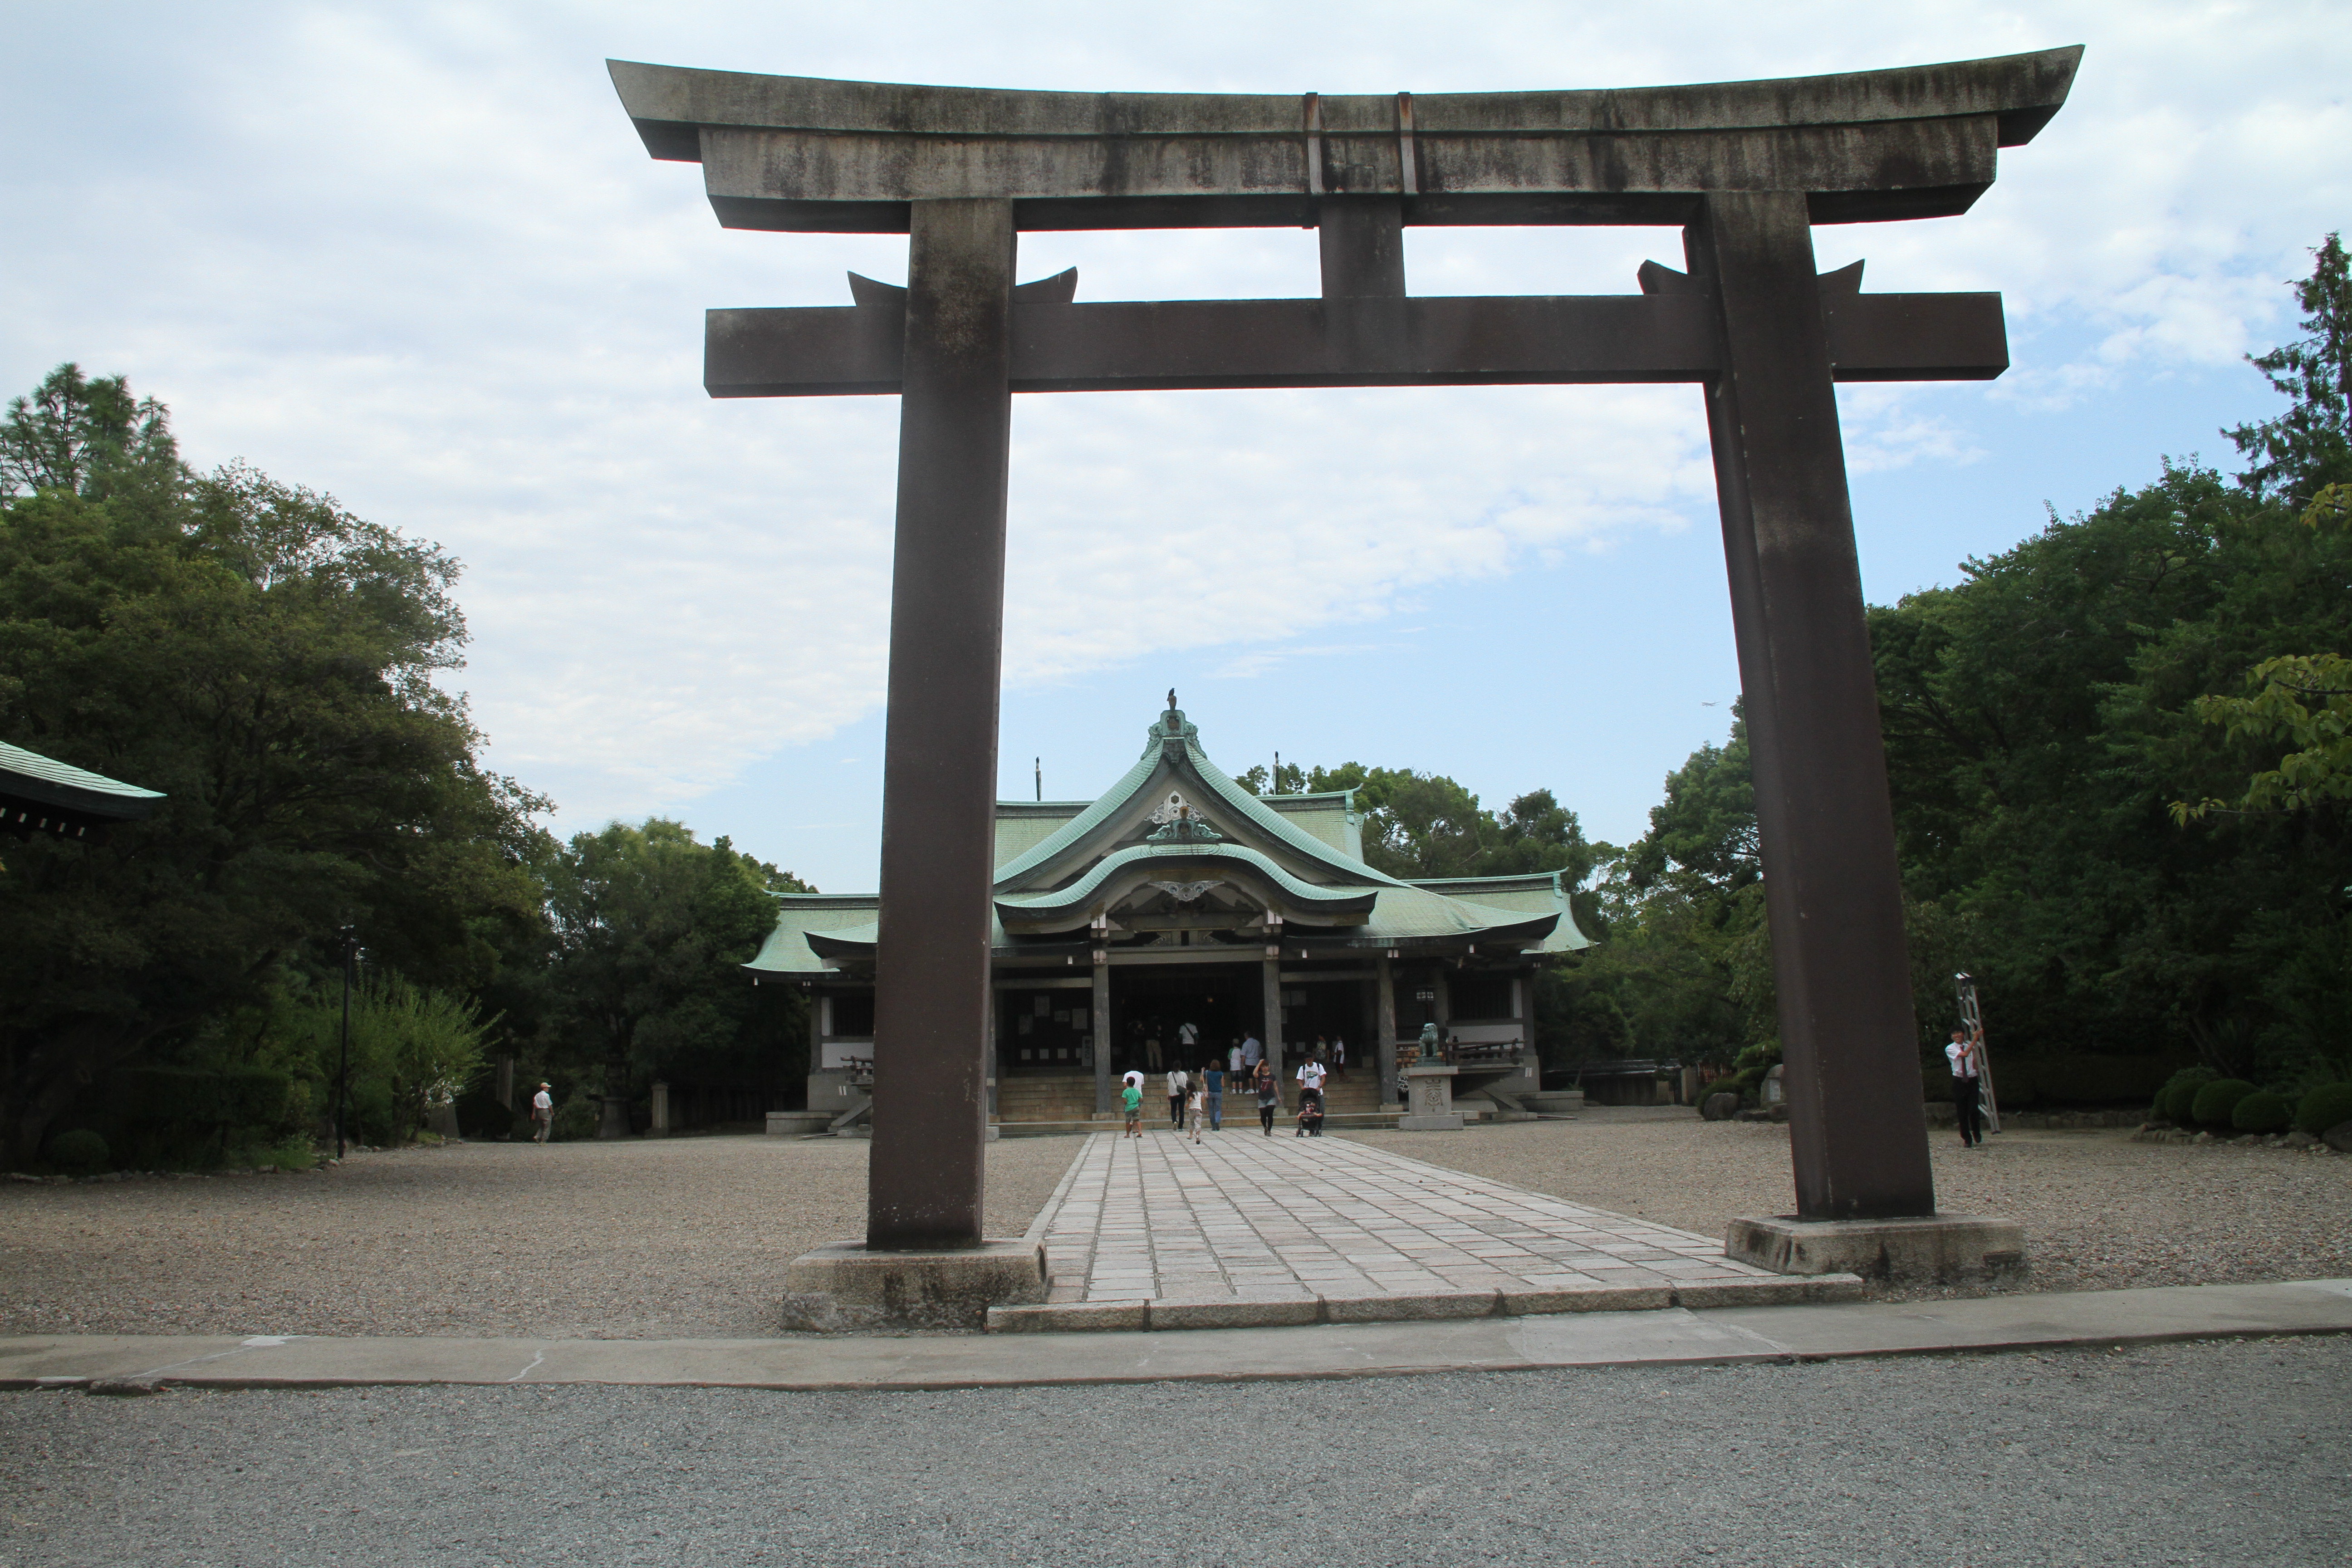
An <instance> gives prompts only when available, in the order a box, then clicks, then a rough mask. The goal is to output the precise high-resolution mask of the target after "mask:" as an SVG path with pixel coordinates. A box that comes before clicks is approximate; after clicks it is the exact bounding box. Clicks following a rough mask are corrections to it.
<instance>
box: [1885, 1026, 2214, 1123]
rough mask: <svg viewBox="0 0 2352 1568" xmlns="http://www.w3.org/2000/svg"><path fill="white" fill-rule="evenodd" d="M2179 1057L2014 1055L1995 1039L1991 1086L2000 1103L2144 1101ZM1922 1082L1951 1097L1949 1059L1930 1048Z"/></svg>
mask: <svg viewBox="0 0 2352 1568" xmlns="http://www.w3.org/2000/svg"><path fill="white" fill-rule="evenodd" d="M2179 1065H2180V1064H2179V1058H2171V1057H2114V1056H2093V1055H2089V1054H2087V1053H2074V1052H2069V1053H2066V1054H2063V1055H2059V1056H2047V1057H2013V1056H2010V1055H2008V1054H2006V1053H2004V1052H2003V1051H2002V1050H2001V1049H2000V1044H1999V1042H1997V1041H1996V1042H1995V1043H1994V1045H1993V1050H1992V1076H1993V1087H1994V1088H1995V1089H1998V1090H1999V1091H2000V1103H2001V1105H2002V1107H2003V1108H2004V1109H2006V1108H2009V1107H2018V1108H2022V1107H2025V1106H2029V1105H2132V1104H2138V1103H2143V1102H2145V1101H2147V1100H2149V1099H2150V1098H2151V1097H2153V1096H2154V1095H2155V1094H2156V1092H2157V1091H2158V1089H2161V1088H2163V1086H2164V1085H2165V1084H2166V1083H2168V1082H2169V1081H2170V1080H2171V1079H2172V1077H2173V1075H2174V1069H2175V1068H2178V1067H2179ZM1919 1073H1920V1079H1921V1086H1922V1087H1923V1088H1924V1089H1926V1091H1927V1098H1928V1099H1929V1100H1950V1099H1951V1098H1952V1069H1951V1064H1950V1063H1949V1062H1948V1061H1947V1060H1945V1059H1944V1058H1943V1057H1942V1056H1941V1055H1940V1054H1930V1055H1929V1056H1928V1057H1927V1059H1926V1060H1925V1061H1923V1062H1922V1063H1921V1064H1920V1069H1919Z"/></svg>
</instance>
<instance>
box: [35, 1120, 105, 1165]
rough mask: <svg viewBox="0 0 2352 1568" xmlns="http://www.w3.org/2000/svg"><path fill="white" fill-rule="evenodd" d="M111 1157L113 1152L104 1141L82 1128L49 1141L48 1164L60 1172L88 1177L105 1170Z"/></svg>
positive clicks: (61, 1133)
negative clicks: (90, 1174)
mask: <svg viewBox="0 0 2352 1568" xmlns="http://www.w3.org/2000/svg"><path fill="white" fill-rule="evenodd" d="M113 1157H114V1152H113V1151H112V1150H110V1149H109V1148H108V1147H107V1146H106V1140H105V1139H103V1138H100V1136H99V1135H98V1134H97V1133H95V1132H92V1131H88V1130H87V1129H84V1128H79V1127H77V1128H75V1129H74V1130H73V1131H70V1132H60V1133H58V1135H57V1136H56V1137H54V1138H52V1139H50V1140H49V1163H50V1164H52V1165H55V1166H56V1167H57V1168H58V1170H60V1171H70V1172H73V1173H76V1174H79V1175H88V1174H89V1173H92V1172H94V1171H103V1170H105V1169H106V1167H107V1165H108V1163H110V1161H111V1160H112V1159H113Z"/></svg>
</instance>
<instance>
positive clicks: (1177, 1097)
mask: <svg viewBox="0 0 2352 1568" xmlns="http://www.w3.org/2000/svg"><path fill="white" fill-rule="evenodd" d="M1190 1088H1192V1074H1190V1073H1188V1072H1186V1071H1185V1070H1184V1069H1183V1068H1171V1069H1170V1071H1169V1074H1168V1125H1170V1126H1171V1127H1173V1128H1174V1129H1176V1131H1179V1132H1181V1131H1184V1094H1185V1091H1186V1090H1187V1089H1190Z"/></svg>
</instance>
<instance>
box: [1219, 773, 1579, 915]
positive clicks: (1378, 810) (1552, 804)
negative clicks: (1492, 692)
mask: <svg viewBox="0 0 2352 1568" xmlns="http://www.w3.org/2000/svg"><path fill="white" fill-rule="evenodd" d="M1292 772H1293V770H1292V768H1291V766H1290V765H1289V764H1288V763H1285V764H1284V767H1283V774H1284V777H1285V779H1286V780H1287V779H1289V778H1290V776H1291V773H1292ZM1265 780H1266V770H1265V769H1264V768H1253V769H1251V770H1250V771H1249V772H1248V773H1244V774H1242V775H1241V777H1240V778H1239V779H1237V780H1235V781H1234V782H1236V783H1237V784H1241V785H1242V787H1243V788H1244V789H1247V790H1250V791H1252V792H1253V793H1257V792H1261V791H1263V790H1264V788H1265ZM1300 782H1302V783H1303V784H1304V786H1305V789H1306V790H1307V792H1309V793H1315V794H1321V793H1323V792H1326V791H1332V790H1343V789H1344V790H1353V791H1354V792H1355V795H1356V802H1355V804H1356V809H1357V810H1358V811H1359V812H1360V813H1362V814H1363V835H1364V860H1365V862H1366V864H1368V865H1370V867H1371V868H1373V869H1374V870H1376V871H1385V872H1387V873H1388V874H1389V875H1390V876H1391V877H1407V878H1414V877H1419V878H1431V877H1515V876H1524V875H1527V874H1529V873H1532V872H1540V871H1560V872H1564V873H1566V880H1567V883H1568V885H1569V886H1570V887H1571V888H1573V887H1577V886H1580V884H1582V882H1583V881H1584V879H1585V878H1586V877H1588V876H1589V875H1591V870H1592V866H1593V858H1594V856H1593V848H1592V846H1591V845H1590V844H1588V843H1586V842H1585V838H1584V829H1583V827H1582V826H1580V825H1579V824H1578V822H1577V820H1576V813H1574V812H1572V811H1570V810H1569V809H1568V808H1567V807H1566V806H1563V805H1560V804H1559V800H1558V799H1557V798H1555V797H1554V796H1553V795H1552V793H1551V791H1549V790H1548V789H1538V790H1530V791H1528V793H1527V794H1526V795H1520V796H1518V797H1517V799H1515V800H1513V801H1512V802H1511V804H1510V805H1508V806H1507V807H1505V808H1504V809H1503V810H1502V811H1499V812H1496V811H1489V810H1487V809H1486V807H1485V806H1483V805H1480V804H1479V802H1478V797H1477V796H1476V795H1474V794H1472V793H1471V792H1470V791H1469V790H1468V789H1466V788H1465V787H1464V786H1463V785H1462V784H1458V783H1456V782H1455V781H1454V780H1453V779H1451V778H1448V777H1446V776H1445V775H1444V774H1443V773H1414V772H1412V770H1411V769H1408V768H1374V767H1367V766H1365V765H1364V764H1363V763H1342V764H1341V765H1340V766H1339V767H1336V768H1322V767H1318V768H1315V769H1312V770H1310V771H1307V772H1306V773H1304V774H1303V776H1302V778H1301V781H1300Z"/></svg>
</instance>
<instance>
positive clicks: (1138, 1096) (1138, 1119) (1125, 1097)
mask: <svg viewBox="0 0 2352 1568" xmlns="http://www.w3.org/2000/svg"><path fill="white" fill-rule="evenodd" d="M1118 1098H1119V1100H1120V1103H1122V1104H1124V1105H1125V1106H1126V1107H1127V1131H1126V1133H1124V1134H1123V1136H1126V1137H1131V1138H1140V1137H1142V1136H1143V1090H1141V1089H1138V1088H1136V1087H1135V1085H1134V1084H1132V1083H1129V1085H1128V1086H1127V1087H1126V1088H1125V1089H1120V1090H1119V1091H1118Z"/></svg>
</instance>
